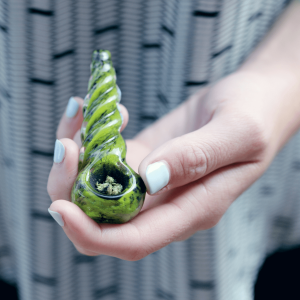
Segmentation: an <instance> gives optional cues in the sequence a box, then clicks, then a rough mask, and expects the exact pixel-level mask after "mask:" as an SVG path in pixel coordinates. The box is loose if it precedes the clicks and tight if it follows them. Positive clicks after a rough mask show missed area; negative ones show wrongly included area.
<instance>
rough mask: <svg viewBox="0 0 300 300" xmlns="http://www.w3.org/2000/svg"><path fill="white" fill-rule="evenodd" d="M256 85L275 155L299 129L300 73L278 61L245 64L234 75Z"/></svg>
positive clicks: (254, 61)
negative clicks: (247, 79) (246, 77)
mask: <svg viewBox="0 0 300 300" xmlns="http://www.w3.org/2000/svg"><path fill="white" fill-rule="evenodd" d="M236 74H238V75H239V76H240V75H241V74H243V76H245V75H246V74H247V75H246V76H248V77H249V80H254V82H256V83H257V85H259V90H260V92H261V93H262V94H264V95H265V97H264V98H263V100H261V101H263V103H261V106H262V108H263V111H264V117H265V119H266V120H267V122H266V123H267V126H269V129H270V132H271V134H270V136H271V140H272V142H273V143H274V147H275V148H276V152H277V151H278V150H279V149H280V148H281V147H282V146H283V145H284V144H285V143H286V142H287V141H288V139H289V138H290V137H291V136H292V135H293V134H295V133H296V131H297V130H299V128H300V72H299V71H298V68H294V67H291V66H290V65H289V64H283V63H280V62H274V63H273V64H272V63H269V62H266V61H265V62H262V61H261V63H260V60H252V61H251V60H250V61H247V63H245V64H244V65H243V66H242V67H241V68H240V69H239V70H238V71H237V72H236Z"/></svg>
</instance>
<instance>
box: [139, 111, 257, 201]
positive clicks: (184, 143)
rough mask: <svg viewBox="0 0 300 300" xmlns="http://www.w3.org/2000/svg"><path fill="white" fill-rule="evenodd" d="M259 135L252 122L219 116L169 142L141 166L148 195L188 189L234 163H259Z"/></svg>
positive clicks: (141, 173)
mask: <svg viewBox="0 0 300 300" xmlns="http://www.w3.org/2000/svg"><path fill="white" fill-rule="evenodd" d="M237 122H238V123H237ZM236 124H238V126H237V125H236ZM256 132H257V130H255V126H252V125H251V124H250V122H247V121H245V120H243V121H241V120H239V121H237V120H233V119H232V118H230V117H229V116H227V117H225V116H223V117H221V116H218V117H217V118H215V119H212V120H211V121H210V122H209V123H208V124H207V125H205V126H204V127H202V128H200V129H198V130H196V131H193V132H191V133H188V134H185V135H183V136H181V137H178V138H175V139H172V140H170V141H168V142H166V143H165V144H163V145H161V146H160V147H158V148H157V149H155V150H154V151H153V152H151V153H150V154H149V155H148V156H147V157H146V158H145V159H144V160H143V161H142V163H141V164H140V166H139V173H140V175H141V177H142V178H143V180H144V182H145V184H146V186H147V191H148V193H149V194H151V195H152V194H155V193H157V192H158V191H160V190H162V191H167V190H170V189H173V188H175V187H179V186H183V185H186V184H188V183H190V182H193V181H195V180H198V179H200V178H201V177H203V176H205V175H207V174H209V173H211V172H212V171H214V170H216V169H219V168H221V167H224V166H227V165H230V164H233V163H237V162H244V161H252V160H256V159H257V154H258V153H259V151H260V149H261V146H260V145H261V143H259V142H258V138H257V134H256Z"/></svg>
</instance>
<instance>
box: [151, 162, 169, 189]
mask: <svg viewBox="0 0 300 300" xmlns="http://www.w3.org/2000/svg"><path fill="white" fill-rule="evenodd" d="M146 180H147V185H148V187H149V190H150V191H149V192H150V194H151V195H152V194H155V193H156V192H158V191H159V190H161V189H162V188H163V187H165V186H166V185H167V184H168V182H169V180H170V171H169V169H168V167H167V166H166V164H165V163H163V162H162V161H159V162H156V163H154V164H151V165H149V166H148V167H147V170H146Z"/></svg>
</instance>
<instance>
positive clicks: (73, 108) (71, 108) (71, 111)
mask: <svg viewBox="0 0 300 300" xmlns="http://www.w3.org/2000/svg"><path fill="white" fill-rule="evenodd" d="M78 108H79V104H78V102H77V101H76V100H75V99H74V98H73V97H71V98H70V99H69V102H68V106H67V109H66V116H67V117H68V118H73V117H75V116H76V114H77V111H78Z"/></svg>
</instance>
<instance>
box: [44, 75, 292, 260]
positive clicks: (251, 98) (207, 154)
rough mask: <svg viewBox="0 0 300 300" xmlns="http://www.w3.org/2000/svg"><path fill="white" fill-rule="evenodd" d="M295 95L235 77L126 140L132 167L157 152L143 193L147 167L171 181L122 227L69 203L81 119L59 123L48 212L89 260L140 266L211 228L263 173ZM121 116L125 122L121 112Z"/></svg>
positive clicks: (261, 80)
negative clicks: (158, 165) (60, 154)
mask: <svg viewBox="0 0 300 300" xmlns="http://www.w3.org/2000/svg"><path fill="white" fill-rule="evenodd" d="M277 83H278V84H277ZM274 84H275V86H276V88H274ZM276 84H277V85H276ZM293 92H294V91H293V90H288V89H286V85H285V84H283V83H282V82H279V81H278V82H277V81H276V80H275V79H274V80H270V79H269V78H268V77H266V76H263V75H260V74H255V73H251V72H250V73H247V72H238V73H236V74H234V75H231V76H229V77H227V78H225V79H223V80H221V81H220V82H219V83H218V84H216V85H215V86H213V87H211V88H209V89H206V90H202V91H200V92H199V93H198V94H196V95H194V96H193V97H191V99H189V100H188V101H187V102H186V103H184V104H183V105H182V106H181V107H179V108H178V109H176V110H175V111H173V112H171V113H170V114H169V115H167V116H166V117H164V118H163V119H162V120H160V121H158V122H157V123H156V124H154V125H153V126H151V127H150V128H148V129H146V130H145V131H144V132H142V133H141V134H140V135H139V136H138V137H137V138H136V139H135V140H133V141H129V142H128V143H127V144H128V155H127V161H128V164H129V165H131V166H132V167H133V168H134V169H136V168H137V166H138V165H139V162H140V161H141V160H142V159H143V158H144V157H145V156H146V155H147V154H148V153H150V152H151V150H153V149H154V148H155V149H154V151H152V152H151V153H150V154H149V155H148V156H147V157H146V158H145V159H144V160H143V161H142V163H141V164H140V167H139V171H140V175H141V176H142V177H143V179H144V180H145V182H146V183H147V185H148V188H149V183H148V182H147V176H146V169H147V166H149V165H150V164H152V163H155V162H158V161H162V162H163V163H164V164H165V165H166V166H167V169H168V170H169V172H170V173H169V175H170V180H169V182H168V184H167V185H166V186H165V187H163V189H162V190H161V191H158V193H156V194H155V195H154V196H148V197H147V198H146V201H145V205H144V208H143V210H142V212H141V213H140V214H139V215H138V216H137V217H136V218H134V219H133V220H131V221H130V222H128V223H126V224H121V225H115V224H97V223H95V222H94V221H93V220H91V219H90V218H89V217H87V216H86V215H85V214H84V213H83V212H82V211H81V210H80V208H78V207H77V206H76V205H74V204H73V203H71V202H69V201H70V192H71V188H72V185H73V182H74V181H75V178H76V176H77V164H78V152H79V148H78V145H79V144H78V145H77V144H76V143H75V142H74V141H72V140H71V139H72V138H73V136H74V135H75V138H74V139H75V140H76V134H75V132H76V131H77V130H78V129H79V127H80V125H81V124H80V117H78V120H77V121H76V120H75V121H74V124H72V126H71V125H70V123H67V122H65V121H64V118H65V117H63V119H62V121H61V123H60V127H59V129H58V138H63V137H64V138H67V139H62V140H61V142H62V143H63V145H64V148H65V154H64V160H63V161H62V162H61V163H59V164H54V166H53V168H52V170H51V173H50V177H49V183H48V191H49V194H50V196H51V199H52V200H53V201H54V203H53V204H52V205H51V207H50V209H51V210H52V211H54V212H58V213H59V214H60V215H61V217H62V219H63V221H64V226H63V229H64V231H65V233H66V234H67V235H68V237H69V238H70V240H71V241H72V242H73V243H74V245H75V247H76V248H77V249H78V250H79V251H80V252H81V253H83V254H86V255H99V254H107V255H111V256H116V257H119V258H122V259H126V260H137V259H141V258H143V257H145V256H146V255H148V254H150V253H152V252H154V251H156V250H158V249H160V248H162V247H164V246H166V245H167V244H169V243H171V242H173V241H179V240H183V239H186V238H188V237H189V236H190V235H192V234H193V233H195V232H196V231H198V230H204V229H208V228H210V227H212V226H214V225H215V224H216V223H217V222H218V221H219V219H220V218H221V217H222V215H223V214H224V213H225V212H226V210H227V208H228V207H229V206H230V204H231V203H232V202H233V201H234V200H235V199H236V198H237V197H238V196H239V195H240V194H241V193H242V192H243V191H245V190H246V189H247V188H248V187H249V186H250V185H251V184H252V183H253V182H254V181H255V180H256V179H257V178H258V177H259V176H260V175H261V174H262V173H263V172H264V170H265V169H266V168H267V166H268V165H269V163H270V162H271V160H272V158H273V157H274V155H275V154H276V153H277V151H278V150H279V148H280V147H281V146H282V144H283V143H284V141H285V140H286V139H287V138H288V137H287V135H286V134H284V132H285V131H284V130H283V128H286V127H285V126H283V124H286V123H287V117H288V114H287V113H285V114H283V113H282V112H283V111H285V112H286V111H288V109H287V108H286V107H285V105H286V104H285V102H284V101H282V99H285V98H287V97H293V95H294V93H293ZM77 100H78V99H77ZM270 104H271V105H270ZM122 113H123V115H125V118H124V119H125V122H124V123H126V122H127V120H128V115H127V112H126V110H125V108H124V107H123V108H122ZM123 126H124V125H123ZM123 128H124V127H123ZM77 143H78V141H77ZM61 199H64V200H61ZM65 200H67V201H65Z"/></svg>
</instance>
